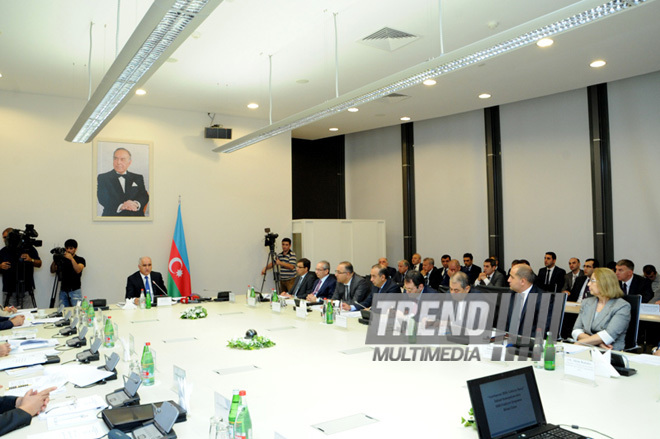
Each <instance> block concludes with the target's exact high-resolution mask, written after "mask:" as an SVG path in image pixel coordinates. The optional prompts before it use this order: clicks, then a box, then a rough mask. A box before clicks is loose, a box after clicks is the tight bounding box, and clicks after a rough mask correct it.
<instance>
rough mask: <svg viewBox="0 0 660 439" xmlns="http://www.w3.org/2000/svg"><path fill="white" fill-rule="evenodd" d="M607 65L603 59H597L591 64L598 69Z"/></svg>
mask: <svg viewBox="0 0 660 439" xmlns="http://www.w3.org/2000/svg"><path fill="white" fill-rule="evenodd" d="M605 64H607V63H606V62H605V61H603V60H602V59H597V60H596V61H593V62H592V63H591V64H589V66H590V67H593V68H596V69H597V68H598V67H603V66H604V65H605Z"/></svg>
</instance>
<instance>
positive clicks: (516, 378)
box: [468, 366, 545, 439]
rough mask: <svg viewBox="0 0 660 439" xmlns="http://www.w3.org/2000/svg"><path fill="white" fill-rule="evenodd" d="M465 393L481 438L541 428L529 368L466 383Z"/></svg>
mask: <svg viewBox="0 0 660 439" xmlns="http://www.w3.org/2000/svg"><path fill="white" fill-rule="evenodd" d="M468 390H469V392H470V399H471V401H472V407H473V409H474V417H475V421H476V423H477V429H478V430H479V437H480V438H482V439H484V438H487V439H495V438H501V437H506V436H508V435H511V434H514V433H516V432H521V431H525V430H528V429H530V428H534V427H537V426H540V425H545V415H544V414H543V406H542V405H541V398H540V396H539V390H538V387H537V385H536V378H535V377H534V369H533V368H532V367H531V366H530V367H524V368H522V369H516V370H512V371H509V372H504V373H500V374H496V375H491V376H487V377H483V378H478V379H475V380H471V381H468Z"/></svg>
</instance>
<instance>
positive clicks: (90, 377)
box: [44, 364, 112, 387]
mask: <svg viewBox="0 0 660 439" xmlns="http://www.w3.org/2000/svg"><path fill="white" fill-rule="evenodd" d="M51 374H57V375H62V376H63V377H65V378H66V380H67V381H68V382H70V383H71V384H75V385H76V386H79V387H85V386H88V385H90V384H92V383H96V382H97V381H101V380H102V379H103V378H107V377H109V376H110V375H112V372H108V371H107V370H104V369H97V368H96V366H87V365H82V364H81V365H64V366H60V367H56V368H52V369H46V370H45V371H44V375H51Z"/></svg>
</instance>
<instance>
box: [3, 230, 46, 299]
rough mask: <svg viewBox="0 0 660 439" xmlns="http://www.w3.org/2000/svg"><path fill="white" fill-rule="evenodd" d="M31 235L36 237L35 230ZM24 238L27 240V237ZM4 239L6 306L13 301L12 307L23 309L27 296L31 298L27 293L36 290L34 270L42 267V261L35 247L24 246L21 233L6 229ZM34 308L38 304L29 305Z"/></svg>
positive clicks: (4, 290) (31, 231)
mask: <svg viewBox="0 0 660 439" xmlns="http://www.w3.org/2000/svg"><path fill="white" fill-rule="evenodd" d="M27 233H28V230H27V225H26V234H27ZM30 233H34V236H36V232H34V229H33V228H32V229H30ZM22 238H23V239H25V235H24V236H23V237H22ZM2 239H3V240H4V242H5V247H3V248H2V249H0V271H2V291H3V292H4V293H5V298H4V304H5V306H7V304H8V302H10V301H11V302H12V303H10V305H14V306H16V307H18V308H22V307H23V301H24V299H25V296H28V298H30V295H28V294H25V293H32V291H33V290H34V276H33V275H34V268H35V267H36V268H39V267H41V259H40V258H39V253H37V249H35V248H34V246H33V245H23V244H21V243H20V242H19V240H20V239H21V236H20V232H18V231H14V229H12V228H8V229H5V230H4V231H3V232H2ZM19 295H20V297H18V296H19ZM10 298H11V300H10ZM32 306H36V303H35V304H30V305H29V307H32Z"/></svg>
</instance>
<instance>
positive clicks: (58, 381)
mask: <svg viewBox="0 0 660 439" xmlns="http://www.w3.org/2000/svg"><path fill="white" fill-rule="evenodd" d="M65 384H66V378H65V377H63V376H61V375H60V376H58V375H53V376H39V377H33V378H24V379H22V380H13V381H10V382H9V385H8V386H7V389H6V392H5V396H7V395H9V396H19V397H20V396H23V395H25V393H26V392H27V391H28V390H31V389H34V390H36V391H38V392H41V391H42V390H45V389H48V388H49V387H57V389H55V390H54V391H52V392H51V393H50V394H51V395H55V394H58V393H62V392H66V388H65V387H64V385H65Z"/></svg>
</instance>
